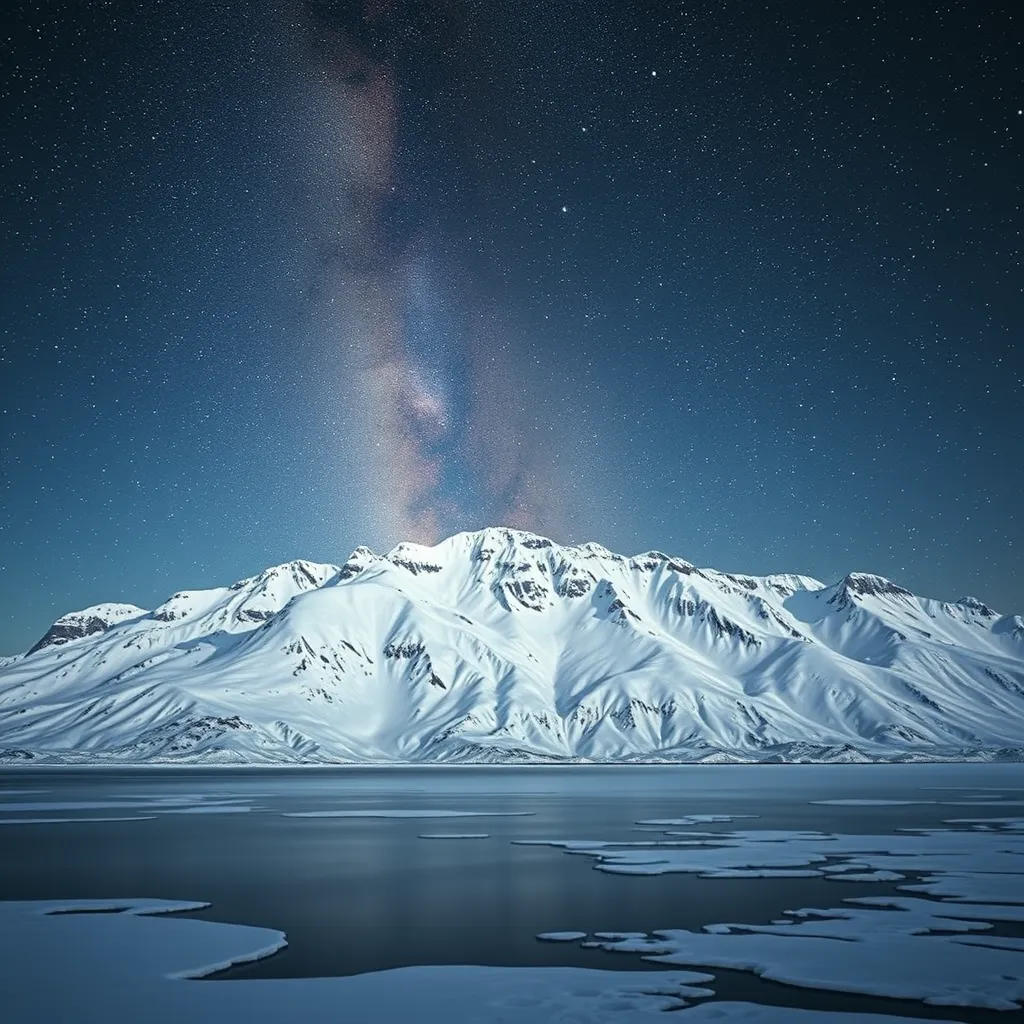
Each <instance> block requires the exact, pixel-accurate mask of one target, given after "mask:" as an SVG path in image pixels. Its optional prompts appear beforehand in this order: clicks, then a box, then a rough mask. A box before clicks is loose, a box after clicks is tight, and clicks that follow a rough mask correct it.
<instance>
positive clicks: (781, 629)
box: [0, 529, 1024, 762]
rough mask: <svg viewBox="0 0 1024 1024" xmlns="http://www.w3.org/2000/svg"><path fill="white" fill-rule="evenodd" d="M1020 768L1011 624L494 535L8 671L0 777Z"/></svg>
mask: <svg viewBox="0 0 1024 1024" xmlns="http://www.w3.org/2000/svg"><path fill="white" fill-rule="evenodd" d="M1021 747H1024V625H1022V622H1021V619H1020V617H1019V616H1000V615H998V614H997V613H996V612H994V611H992V609H990V608H988V607H987V606H986V605H985V604H983V603H982V602H981V601H978V600H977V599H975V598H964V599H962V600H960V601H957V602H952V603H949V602H940V601H932V600H927V599H924V598H920V597H916V596H915V595H913V594H911V593H910V592H909V591H907V590H904V589H903V588H902V587H899V586H897V585H896V584H894V583H891V582H890V581H888V580H885V579H883V578H882V577H879V576H872V575H868V574H865V573H851V574H850V575H849V576H847V577H846V578H845V579H843V580H841V581H839V582H838V583H836V584H834V585H832V586H825V585H824V584H822V583H819V582H818V581H816V580H812V579H809V578H807V577H804V576H796V575H778V576H762V577H754V576H738V575H732V574H729V573H721V572H716V571H714V570H711V569H698V568H696V567H695V566H693V565H691V564H690V563H689V562H685V561H683V560H681V559H678V558H672V557H669V556H668V555H664V554H662V553H660V552H657V551H651V552H647V553H645V554H642V555H636V556H633V557H631V558H627V557H624V556H622V555H617V554H614V553H612V552H610V551H608V550H606V549H605V548H603V547H601V546H600V545H597V544H584V545H581V546H579V547H564V546H560V545H557V544H554V543H553V542H552V541H550V540H547V539H546V538H544V537H538V536H535V535H533V534H529V533H522V532H517V531H513V530H505V529H489V530H483V531H480V532H478V533H462V534H457V535H456V536H454V537H451V538H449V539H448V540H446V541H444V542H442V543H441V544H438V545H437V546H436V547H421V546H418V545H414V544H400V545H399V546H398V547H396V548H395V549H394V550H393V551H391V552H390V553H389V554H387V555H383V556H379V555H376V554H374V553H373V552H372V551H370V550H369V549H367V548H358V549H357V550H356V551H354V552H353V554H352V556H351V557H350V558H349V560H348V561H347V562H346V563H345V565H343V566H340V567H339V566H333V565H320V564H316V563H312V562H305V561H296V562H289V563H287V564H286V565H280V566H275V567H273V568H270V569H267V570H266V571H265V572H263V573H261V574H260V575H259V576H256V577H253V578H251V579H246V580H240V581H239V582H237V583H234V584H232V585H231V586H229V587H224V588H218V589H214V590H199V591H182V592H180V593H177V594H175V595H174V596H173V597H171V598H170V599H169V600H167V601H166V602H164V604H162V605H161V606H160V607H159V608H156V609H155V610H153V611H145V610H143V609H140V608H136V607H134V606H132V605H98V606H96V607H94V608H88V609H85V610H84V611H81V612H76V613H73V614H71V615H65V616H62V617H61V618H60V619H58V620H57V622H55V623H54V625H53V626H52V627H51V628H50V630H49V631H48V632H47V633H46V635H45V636H43V637H42V638H41V639H40V640H39V642H38V643H37V644H36V645H35V646H34V647H33V648H32V649H31V650H30V651H29V652H28V653H27V654H24V655H19V656H17V657H15V658H9V659H6V660H4V661H0V760H6V761H14V760H33V759H35V760H43V761H47V760H57V761H122V762H144V761H167V760H172V761H174V760H180V761H200V762H246V761H260V762H303V761H309V762H337V761H365V762H373V761H395V760H400V761H516V760H579V759H587V760H622V759H625V760H682V761H694V760H737V759H741V760H804V759H815V760H830V759H832V760H855V759H876V758H885V759H893V758H931V757H957V756H979V757H999V756H1001V757H1011V756H1017V753H1016V752H1017V750H1018V748H1021Z"/></svg>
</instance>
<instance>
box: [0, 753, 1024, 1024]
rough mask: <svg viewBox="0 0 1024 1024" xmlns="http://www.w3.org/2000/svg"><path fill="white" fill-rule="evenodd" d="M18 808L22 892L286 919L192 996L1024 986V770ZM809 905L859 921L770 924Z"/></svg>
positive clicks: (532, 780) (98, 778)
mask: <svg viewBox="0 0 1024 1024" xmlns="http://www.w3.org/2000/svg"><path fill="white" fill-rule="evenodd" d="M0 820H2V822H3V824H0V850H2V859H3V870H2V872H0V900H4V901H15V900H17V901H44V900H59V901H68V900H111V899H115V900H116V899H128V898H130V899H141V898H144V899H148V900H169V901H203V902H208V903H209V904H210V906H209V907H207V908H205V909H200V910H191V911H185V912H183V913H182V914H175V915H173V917H174V918H180V917H182V916H183V917H185V918H194V919H197V920H201V921H209V922H222V923H229V924H234V925H249V926H254V927H257V928H260V929H277V930H280V931H283V932H284V933H286V935H287V941H288V945H287V946H286V947H285V948H283V949H281V950H280V951H279V952H276V953H275V954H274V955H272V956H268V957H266V958H263V959H259V960H256V961H255V962H252V963H247V964H240V965H237V966H234V967H231V968H230V969H228V970H227V971H224V972H222V973H220V974H218V975H217V980H215V981H207V982H202V983H200V982H195V983H192V982H178V983H175V984H176V985H178V986H179V988H180V987H184V988H187V989H189V990H195V986H199V988H201V989H204V990H205V989H206V986H211V985H233V984H234V983H237V982H241V981H245V980H249V979H257V978H259V979H299V978H316V977H334V976H342V975H355V974H365V973H367V972H377V971H382V970H385V969H389V968H398V967H409V966H416V965H458V964H474V965H491V966H496V967H517V968H524V967H527V968H536V967H562V968H564V967H576V968H587V969H595V968H596V969H599V970H608V971H615V972H630V971H632V972H647V975H651V974H653V973H654V972H662V973H664V972H667V971H669V970H674V971H679V970H690V971H697V972H703V973H704V974H705V975H706V976H712V975H713V976H714V980H713V981H709V982H707V983H706V988H707V989H709V990H713V992H714V995H713V996H712V997H710V998H712V999H714V1000H728V1001H735V1000H744V1001H749V1002H753V1003H759V1004H764V1005H775V1006H781V1007H801V1008H805V1009H816V1010H821V1011H829V1012H830V1013H832V1012H838V1011H857V1012H860V1013H870V1014H884V1013H888V1014H898V1015H902V1016H905V1017H919V1018H925V1019H938V1020H961V1021H972V1022H973V1021H990V1020H1004V1021H1007V1020H1009V1019H1011V1018H1012V1017H1013V1016H1014V1013H1013V1012H1012V1009H1013V1007H1014V1006H1015V1005H1016V1004H1017V1003H1018V1002H1019V1001H1020V1000H1021V999H1022V998H1024V980H1022V979H1024V906H1022V903H1024V879H1022V878H1020V877H1019V874H1021V873H1024V765H1013V764H1008V765H983V764H963V765H949V764H945V765H850V766H845V765H828V766H812V765H792V766H786V765H750V766H746V765H736V766H729V765H722V766H665V767H661V766H649V767H648V766H632V765H631V766H623V767H582V766H580V767H523V768H511V767H507V768H506V767H502V768H483V767H481V768H449V767H424V768H379V769H363V768H344V769H319V768H315V769H288V770H273V769H251V770H245V769H241V770H239V769H198V768H193V769H172V768H146V769H135V770H127V769H103V770H92V771H89V770H81V769H76V770H61V769H48V770H35V771H32V770H5V771H4V772H3V773H2V774H0ZM866 837H870V838H866ZM1015 858H1017V859H1015ZM1018 864H1019V865H1020V868H1019V870H1018V867H1017V865H1018ZM595 868H596V870H595ZM709 876H710V877H709ZM1017 883H1019V886H1018V885H1017ZM913 885H916V886H922V885H923V886H924V887H925V888H924V889H923V890H922V889H920V888H919V889H915V890H908V889H906V888H901V887H906V886H913ZM864 897H877V898H879V900H880V901H879V902H875V903H872V904H851V903H848V902H847V901H849V900H850V899H862V898H864ZM940 899H941V900H944V901H945V902H942V903H939V902H938V901H939V900H940ZM900 901H903V902H900ZM979 905H980V906H979ZM801 908H814V909H817V910H821V911H832V910H836V908H839V909H838V912H837V914H838V915H842V914H846V915H847V916H845V917H843V916H837V914H828V915H826V914H822V915H820V916H821V917H822V918H823V921H818V920H817V918H815V916H814V915H811V917H810V919H808V917H807V916H806V915H805V917H803V918H794V917H793V916H792V915H789V922H788V923H787V924H785V925H781V924H774V925H773V922H779V921H781V920H784V919H786V918H787V914H786V912H787V911H793V910H798V909H801ZM844 908H845V909H844ZM947 908H952V909H947ZM964 908H967V909H966V910H965V909H964ZM972 908H973V909H972ZM986 908H987V909H986ZM933 909H934V910H938V911H940V913H938V914H937V916H938V917H939V918H941V920H940V921H939V922H938V923H936V921H935V920H934V918H933V917H931V916H929V915H930V914H932V913H933ZM943 913H948V914H950V915H952V917H950V918H948V919H947V918H944V917H943ZM77 916H79V915H76V917H77ZM81 916H82V917H86V916H88V917H98V916H100V915H81ZM50 920H53V921H57V920H59V918H51V919H50ZM136 920H138V921H153V922H156V921H157V919H154V918H138V919H136ZM170 920H171V919H170V918H168V919H166V921H164V922H159V924H160V925H166V924H167V923H169V922H170ZM723 923H732V924H733V925H747V926H763V929H768V930H767V931H765V930H761V931H756V932H743V933H742V934H741V933H737V932H735V931H734V932H733V933H731V934H730V933H727V932H725V931H723V930H722V929H721V928H715V927H714V926H720V925H722V924H723ZM911 925H913V926H914V927H910V926H911ZM109 926H110V925H109V922H108V924H107V925H105V927H109ZM708 926H711V927H710V931H704V929H706V928H708ZM986 926H989V927H986ZM787 929H789V930H790V932H789V934H791V935H793V936H794V937H793V938H789V937H788V936H787V935H786V934H785V932H786V930H787ZM797 929H803V931H802V932H799V937H797V932H796V930H797ZM915 929H916V930H915ZM958 929H962V930H963V931H962V932H958ZM656 930H669V931H671V932H674V933H676V934H673V935H670V936H669V937H665V936H661V937H656V938H652V937H651V933H652V932H654V931H656ZM556 933H566V934H564V935H560V934H556ZM595 933H597V934H595ZM600 933H635V934H633V935H632V936H627V935H607V934H604V935H602V934H600ZM690 933H693V934H692V935H691V934H690ZM9 934H11V935H14V934H17V929H16V927H15V926H14V925H11V931H10V933H9ZM54 935H56V933H54ZM539 935H545V936H547V938H546V939H539V938H538V936H539ZM979 936H980V937H979ZM580 940H582V941H583V944H582V945H581V941H580ZM844 940H845V941H844ZM40 941H42V942H44V943H45V941H46V939H45V938H43V939H41V940H40ZM54 941H56V940H54ZM598 946H603V947H605V948H598ZM797 947H800V948H799V949H798V948H797ZM55 948H56V946H55ZM734 950H735V953H734ZM836 950H839V954H838V955H839V956H841V957H845V958H846V960H847V961H848V962H847V963H846V965H845V966H842V967H835V966H834V962H835V961H836V954H835V951H836ZM849 950H855V951H856V952H857V953H858V954H860V953H863V962H862V963H861V962H859V961H857V959H856V957H853V958H852V959H851V958H850V957H849V956H847V951H849ZM644 953H646V954H648V955H650V954H655V955H659V956H661V957H663V958H667V959H663V960H662V961H661V962H653V961H651V960H649V959H643V957H642V954H644ZM947 956H948V957H949V959H950V964H952V965H953V967H949V966H948V965H946V963H945V960H944V959H943V957H947ZM872 957H874V959H872ZM894 958H903V959H904V960H905V961H906V963H905V964H904V966H903V968H902V969H903V971H904V974H907V975H910V976H911V980H910V981H909V982H906V984H904V981H903V980H902V976H901V977H896V976H895V975H894V976H893V977H888V976H886V974H885V972H886V969H887V965H891V963H892V962H893V960H894ZM232 959H234V957H232ZM217 962H219V961H217ZM929 965H931V966H930V967H929ZM1015 965H1017V966H1015ZM747 967H752V968H754V969H755V970H756V971H759V972H763V973H765V974H766V975H768V976H770V977H776V978H779V979H780V980H775V981H769V980H764V979H763V978H761V977H758V975H757V973H754V971H753V970H747V969H741V968H747ZM990 967H991V971H990V970H989V968H990ZM58 969H59V965H58ZM929 971H930V972H931V973H929ZM957 971H960V972H962V974H963V976H962V977H960V975H958V974H957ZM971 972H973V973H971ZM989 974H991V977H989ZM783 981H785V983H783ZM901 986H902V987H901ZM249 988H251V986H250V987H247V986H244V985H239V986H237V987H236V988H233V989H232V991H236V992H243V991H248V990H249ZM837 989H838V990H837ZM975 989H977V990H978V991H979V992H980V993H981V994H980V995H971V993H972V992H974V990H975ZM217 991H218V993H219V992H220V991H221V990H220V989H218V990H217ZM965 993H966V995H965ZM928 999H932V1000H936V999H937V1000H939V1001H940V1002H949V1001H952V1002H953V1003H954V1005H951V1006H946V1005H934V1004H933V1003H928V1002H926V1000H928ZM697 1000H699V1002H701V1003H704V1005H705V1006H706V1005H707V1003H706V1002H705V1000H704V998H701V997H697ZM958 1002H959V1004H960V1005H957V1003H958ZM965 1002H966V1003H967V1005H963V1004H964V1003H965ZM694 1005H698V1003H697V1001H695V1002H694ZM997 1006H999V1007H1001V1008H997ZM78 1009H79V1011H80V1010H81V1007H80V1006H79V1008H78ZM1007 1011H1011V1012H1007ZM26 1012H28V1011H27V1010H26ZM690 1012H691V1011H688V1010H687V1011H684V1012H683V1017H682V1018H681V1020H685V1017H686V1015H687V1013H690ZM76 1019H88V1018H87V1017H82V1016H81V1015H80V1014H79V1015H78V1016H77V1017H76ZM420 1019H421V1020H422V1019H423V1018H422V1016H421V1018H420ZM509 1019H512V1018H509ZM551 1019H555V1018H554V1016H552V1018H551ZM558 1019H561V1018H558ZM566 1019H569V1018H566ZM594 1019H598V1018H597V1017H596V1016H595V1017H594ZM600 1019H604V1018H600ZM622 1019H623V1020H633V1019H634V1018H633V1017H630V1016H628V1014H627V1015H626V1016H624V1017H623V1018H622ZM537 1024H540V1019H538V1020H537Z"/></svg>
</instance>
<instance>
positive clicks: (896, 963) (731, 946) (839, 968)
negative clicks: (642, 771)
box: [532, 818, 1024, 1010]
mask: <svg viewBox="0 0 1024 1024" xmlns="http://www.w3.org/2000/svg"><path fill="white" fill-rule="evenodd" d="M1016 821H1017V819H995V818H994V819H989V820H988V821H984V820H981V819H972V825H973V826H974V827H973V828H971V829H967V830H955V829H917V830H914V832H913V833H910V834H907V833H901V834H898V835H843V834H831V833H820V832H806V831H792V832H786V831H784V830H769V829H764V830H759V831H749V830H747V831H736V832H727V833H721V834H717V835H711V834H709V833H699V834H698V835H699V836H700V838H695V839H693V840H692V841H690V842H686V843H683V844H678V845H670V844H666V843H664V842H660V841H652V842H650V843H647V844H638V843H630V844H620V843H608V842H600V841H590V840H548V841H547V842H548V844H549V845H551V846H555V847H559V848H561V849H563V850H565V851H566V852H567V853H573V854H577V855H580V854H582V855H586V856H590V857H592V858H594V859H595V861H596V863H595V865H594V866H595V867H596V868H598V869H599V870H601V871H608V872H612V873H618V874H634V875H662V874H669V873H688V874H697V875H700V876H701V877H703V878H736V877H745V878H749V877H775V876H792V875H797V874H807V875H818V876H822V877H826V878H829V879H831V880H834V881H837V882H844V881H848V882H865V883H868V882H893V881H902V880H903V879H904V878H905V874H904V873H907V872H909V873H914V874H917V875H921V876H922V877H921V878H920V880H919V881H913V882H908V883H907V884H904V885H900V886H899V887H898V888H900V889H902V890H904V891H907V892H915V893H924V894H927V895H928V896H933V897H940V898H939V899H922V898H920V897H914V896H867V897H859V898H852V899H847V900H845V901H844V903H845V904H847V905H846V906H843V907H832V908H826V909H819V908H805V909H802V910H793V911H787V917H786V918H785V919H784V920H779V921H774V922H772V923H771V924H767V925H760V924H715V925H708V926H706V927H705V928H704V930H703V931H702V932H692V931H686V930H673V929H666V930H659V931H656V932H653V933H652V934H651V935H649V936H648V935H636V934H631V935H622V936H612V937H610V938H609V937H606V936H603V935H601V934H597V935H596V936H595V940H596V941H591V942H586V943H584V945H585V946H588V947H597V948H600V949H604V950H608V951H612V952H621V953H639V954H641V955H643V956H644V957H645V958H646V959H649V960H653V961H656V962H659V963H665V964H678V965H685V966H692V967H711V968H715V967H718V968H730V969H734V970H742V971H750V972H753V973H755V974H758V975H761V976H763V977H764V978H767V979H769V980H772V981H778V982H783V983H786V984H790V985H798V986H801V987H806V988H817V989H827V990H833V991H840V992H849V993H859V994H864V995H872V996H881V997H890V998H899V999H914V1000H919V1001H921V1002H924V1003H928V1004H931V1005H943V1006H945V1005H949V1006H972V1007H979V1008H985V1009H991V1010H1017V1009H1019V1008H1020V1006H1021V1004H1024V939H1022V938H1017V937H1013V936H1009V937H1007V936H1004V935H994V936H992V935H985V934H979V933H984V932H986V931H990V930H991V929H992V927H993V924H997V923H1000V924H1012V925H1019V924H1022V923H1024V835H1022V834H1021V833H1020V832H1019V831H1018V830H1016V829H1014V828H1013V827H1012V826H1013V825H1015V824H1016ZM663 823H664V824H668V823H670V819H664V821H663ZM671 823H672V824H675V823H676V822H675V821H674V820H672V821H671ZM979 824H984V825H985V826H986V827H987V829H988V830H987V831H983V832H982V831H976V828H977V825H979ZM667 834H668V835H676V834H679V833H673V832H668V833H667ZM532 842H533V843H534V844H536V843H537V842H538V841H537V840H533V841H532ZM854 905H855V906H854Z"/></svg>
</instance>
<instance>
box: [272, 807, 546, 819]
mask: <svg viewBox="0 0 1024 1024" xmlns="http://www.w3.org/2000/svg"><path fill="white" fill-rule="evenodd" d="M533 813H534V812H533V811H444V810H423V809H415V810H403V811H396V810H391V809H390V808H385V809H381V810H370V809H367V810H356V811H353V810H347V811H285V812H284V814H283V815H282V817H285V818H523V817H529V816H530V815H532V814H533Z"/></svg>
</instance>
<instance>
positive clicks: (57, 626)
mask: <svg viewBox="0 0 1024 1024" xmlns="http://www.w3.org/2000/svg"><path fill="white" fill-rule="evenodd" d="M145 614H146V609H145V608H139V607H138V606H136V605H134V604H94V605H92V606H91V607H89V608H83V609H82V610H81V611H77V612H68V613H67V614H66V615H62V616H61V617H60V618H59V619H57V620H56V621H55V622H54V623H53V625H52V626H50V628H49V629H48V630H47V631H46V633H45V634H44V635H43V636H42V637H40V638H39V640H38V641H37V642H36V644H35V645H34V646H33V647H32V648H31V649H30V650H29V652H28V653H29V654H35V653H36V651H41V650H43V648H44V647H59V646H61V645H62V644H66V643H69V642H70V641H72V640H80V639H81V638H82V637H85V636H92V635H93V634H94V633H104V632H106V630H108V629H109V628H110V627H111V626H113V625H115V624H116V623H118V622H124V621H125V620H127V619H134V618H138V617H139V616H140V615H145Z"/></svg>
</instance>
